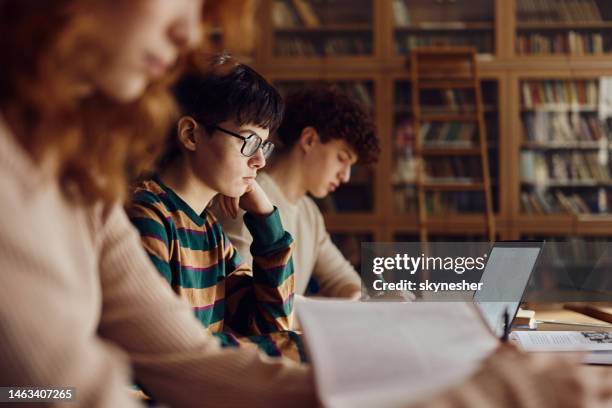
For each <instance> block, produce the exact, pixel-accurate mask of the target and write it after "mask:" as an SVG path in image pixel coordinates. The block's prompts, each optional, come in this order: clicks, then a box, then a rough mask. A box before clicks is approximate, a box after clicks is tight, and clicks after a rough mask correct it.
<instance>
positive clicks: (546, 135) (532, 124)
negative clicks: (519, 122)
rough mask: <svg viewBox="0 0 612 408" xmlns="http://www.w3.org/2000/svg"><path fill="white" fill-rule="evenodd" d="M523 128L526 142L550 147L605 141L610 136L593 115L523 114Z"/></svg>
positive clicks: (564, 113) (603, 123)
mask: <svg viewBox="0 0 612 408" xmlns="http://www.w3.org/2000/svg"><path fill="white" fill-rule="evenodd" d="M523 127H524V134H525V136H526V140H527V141H528V142H534V143H544V144H547V143H549V144H552V145H554V144H559V145H563V144H572V143H577V142H596V141H602V140H605V141H607V140H608V139H609V135H610V132H609V129H608V127H607V125H606V124H605V122H602V121H600V120H599V118H598V117H597V116H596V115H595V114H594V113H566V112H524V113H523ZM604 147H605V145H604Z"/></svg>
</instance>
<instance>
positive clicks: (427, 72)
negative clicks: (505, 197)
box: [410, 47, 495, 242]
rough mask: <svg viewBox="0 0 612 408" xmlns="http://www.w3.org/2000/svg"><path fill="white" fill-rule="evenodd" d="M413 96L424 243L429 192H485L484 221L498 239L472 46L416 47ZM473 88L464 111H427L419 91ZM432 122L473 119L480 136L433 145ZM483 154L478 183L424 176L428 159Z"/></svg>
mask: <svg viewBox="0 0 612 408" xmlns="http://www.w3.org/2000/svg"><path fill="white" fill-rule="evenodd" d="M410 72H411V90H412V92H411V96H412V109H413V116H414V129H415V134H416V137H415V146H414V155H415V160H416V190H417V200H418V223H419V237H420V240H421V242H427V241H428V235H429V234H428V227H429V220H428V213H427V206H426V194H427V192H459V191H482V192H483V194H484V200H485V214H484V218H483V221H484V222H485V224H486V225H485V226H486V232H487V238H488V239H489V241H490V242H493V241H495V218H494V214H493V200H492V196H491V177H490V174H489V155H488V149H487V137H486V128H485V120H484V109H483V102H482V92H481V88H480V79H479V72H478V64H477V61H476V51H475V50H474V49H473V48H459V47H457V48H455V47H453V48H417V49H414V50H413V51H412V53H411V55H410ZM457 89H460V90H464V92H469V91H472V92H474V106H473V110H471V111H470V112H469V113H466V112H464V110H463V109H458V110H457V109H455V110H454V111H452V112H448V113H447V112H443V113H438V112H437V111H436V113H430V112H427V113H423V109H422V105H421V92H422V91H423V90H441V91H450V92H454V91H455V90H457ZM432 122H471V123H475V124H476V126H475V128H476V132H477V133H478V136H477V138H476V140H473V143H472V144H471V145H469V146H468V147H466V146H462V147H458V146H450V145H449V146H442V147H429V146H427V145H426V144H425V143H423V142H424V140H423V139H424V137H425V135H424V134H422V126H423V125H424V124H426V123H432ZM453 156H455V157H462V156H463V157H469V156H479V157H480V168H481V172H482V174H481V180H480V181H478V182H444V183H441V182H431V181H429V180H428V178H427V174H426V160H427V159H428V158H429V157H453Z"/></svg>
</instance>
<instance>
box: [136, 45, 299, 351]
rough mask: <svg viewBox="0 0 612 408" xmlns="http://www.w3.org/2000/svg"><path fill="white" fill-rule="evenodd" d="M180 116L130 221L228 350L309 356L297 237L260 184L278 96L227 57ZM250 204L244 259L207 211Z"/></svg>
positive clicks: (195, 73)
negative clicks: (215, 205)
mask: <svg viewBox="0 0 612 408" xmlns="http://www.w3.org/2000/svg"><path fill="white" fill-rule="evenodd" d="M174 94H175V97H176V100H177V102H178V105H179V109H180V115H181V117H180V119H179V120H178V122H177V124H176V127H175V131H174V132H172V133H173V134H172V135H171V137H170V138H169V140H168V143H167V147H166V150H165V152H164V153H163V154H162V157H161V158H160V160H159V163H158V166H157V171H156V174H155V175H153V176H152V177H150V178H148V179H145V180H143V181H141V182H140V183H139V184H138V186H137V187H136V188H135V190H134V192H133V195H132V200H131V203H130V204H129V206H128V208H127V209H128V215H129V217H130V219H131V221H132V223H133V224H134V225H135V226H136V228H137V229H138V231H139V232H140V235H141V240H142V244H143V246H144V248H145V250H146V252H147V253H148V255H149V257H150V258H151V260H152V261H153V264H154V265H155V266H156V267H157V269H158V271H159V273H160V274H161V275H162V276H163V277H164V278H165V279H166V280H167V281H168V283H169V284H170V285H171V287H172V289H173V290H174V292H175V293H176V294H177V295H179V296H180V297H182V298H184V299H186V300H187V301H188V302H189V304H190V305H191V307H192V309H193V313H194V314H195V316H196V317H197V319H198V320H199V321H200V322H201V323H202V325H203V326H204V327H205V328H207V329H208V330H209V331H210V332H212V333H213V334H214V335H215V336H217V337H219V338H220V339H221V342H222V343H223V345H224V346H240V345H241V344H245V343H248V344H251V343H255V344H257V345H258V346H259V348H260V349H262V350H263V351H265V352H266V353H267V354H268V355H271V356H279V355H284V356H287V357H289V358H293V359H294V360H297V361H301V360H303V359H304V353H303V349H302V346H301V343H300V341H299V337H298V335H297V334H296V333H294V332H291V331H288V329H289V328H290V327H291V326H292V318H293V314H292V312H293V294H294V291H295V287H294V278H293V264H292V262H291V253H292V244H293V239H292V237H291V235H290V234H289V233H288V232H286V231H285V230H284V229H283V226H282V224H281V220H280V217H279V214H278V210H277V209H276V208H275V207H274V206H273V205H272V204H271V203H270V201H269V200H268V198H267V196H266V194H265V193H264V192H263V190H262V189H261V187H260V186H259V184H258V183H257V181H256V180H255V177H256V176H257V172H258V171H259V170H260V169H261V168H262V167H263V166H264V165H265V164H266V159H267V158H268V157H269V155H270V153H271V152H272V150H273V148H274V145H273V143H272V142H270V141H269V140H268V137H269V134H270V131H271V130H274V129H275V128H277V127H278V124H279V123H280V121H281V118H282V115H283V108H284V105H283V101H282V99H281V97H280V95H279V94H278V92H277V91H276V90H275V89H274V88H273V87H272V86H271V85H270V84H269V83H268V82H266V80H265V79H264V78H263V77H261V76H260V75H259V74H258V73H257V72H255V71H254V70H253V69H251V68H250V67H248V66H246V65H243V64H238V63H236V62H235V61H234V60H233V59H232V58H231V57H228V56H219V57H217V58H216V59H214V62H213V63H212V66H203V67H200V66H198V65H197V64H194V67H193V69H188V71H187V73H185V74H184V75H183V76H182V77H181V78H180V79H179V80H178V82H177V84H176V85H175V87H174ZM218 194H220V195H222V196H227V197H240V206H241V208H243V209H244V210H245V211H246V213H247V215H246V216H245V217H244V223H245V225H246V228H248V229H249V231H250V232H251V234H252V235H253V236H254V243H253V246H252V247H251V253H252V267H251V263H250V262H249V263H248V264H247V263H245V262H243V261H242V259H241V257H240V255H239V253H238V251H237V250H236V248H235V247H234V246H233V245H232V243H231V242H230V240H229V239H228V237H227V236H226V234H225V233H224V231H223V229H222V227H221V224H219V223H218V222H217V221H216V219H215V218H214V216H213V215H212V214H211V213H210V212H209V210H208V209H207V206H208V205H209V203H210V202H211V201H212V200H213V198H214V197H215V196H216V195H218Z"/></svg>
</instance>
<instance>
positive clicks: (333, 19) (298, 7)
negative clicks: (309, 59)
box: [272, 0, 372, 28]
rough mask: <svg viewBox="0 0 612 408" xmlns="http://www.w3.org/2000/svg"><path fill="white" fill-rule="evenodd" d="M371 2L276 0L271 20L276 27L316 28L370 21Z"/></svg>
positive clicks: (367, 0) (351, 0)
mask: <svg viewBox="0 0 612 408" xmlns="http://www.w3.org/2000/svg"><path fill="white" fill-rule="evenodd" d="M371 8H372V3H371V1H369V0H362V1H359V2H358V4H355V1H353V0H344V1H334V2H333V4H330V3H329V2H323V3H322V4H321V2H319V1H311V0H276V1H275V2H274V5H273V8H272V21H273V23H274V26H275V27H276V28H290V27H312V28H317V27H321V26H324V25H328V24H335V23H343V24H346V23H349V22H350V23H356V24H359V23H371V21H372V12H371Z"/></svg>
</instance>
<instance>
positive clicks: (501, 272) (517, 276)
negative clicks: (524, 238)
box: [474, 242, 543, 335]
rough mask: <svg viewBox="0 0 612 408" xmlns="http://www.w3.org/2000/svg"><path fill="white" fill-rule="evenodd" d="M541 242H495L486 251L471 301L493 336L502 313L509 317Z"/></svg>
mask: <svg viewBox="0 0 612 408" xmlns="http://www.w3.org/2000/svg"><path fill="white" fill-rule="evenodd" d="M542 245H543V243H542V242H512V243H510V242H499V243H496V244H495V245H494V246H493V249H492V250H491V252H490V253H489V258H488V260H487V265H486V267H485V270H484V272H483V274H482V277H481V279H480V282H481V283H482V289H481V290H480V291H478V292H476V294H475V295H474V302H475V303H476V304H477V305H478V307H479V308H480V311H481V313H482V315H483V317H484V319H485V321H486V322H487V324H488V325H489V327H490V328H491V330H492V331H493V332H494V333H495V334H496V335H501V334H502V333H503V328H504V312H505V311H506V310H507V311H508V313H509V318H510V319H513V318H514V316H515V315H516V312H517V311H518V308H519V306H520V303H521V299H522V297H523V293H524V292H525V288H526V286H527V283H528V282H529V278H530V277H531V273H532V271H533V269H534V267H535V265H536V262H537V260H538V256H539V254H540V251H541V249H542Z"/></svg>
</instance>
